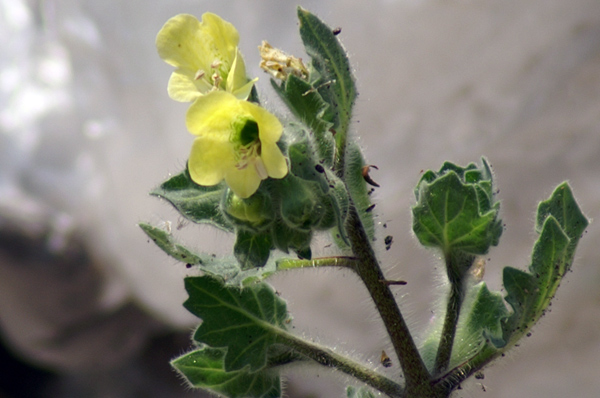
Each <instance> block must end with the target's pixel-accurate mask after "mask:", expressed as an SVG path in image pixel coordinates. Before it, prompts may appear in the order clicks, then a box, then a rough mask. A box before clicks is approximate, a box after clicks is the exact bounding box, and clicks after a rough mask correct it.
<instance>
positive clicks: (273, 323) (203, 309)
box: [184, 276, 288, 372]
mask: <svg viewBox="0 0 600 398" xmlns="http://www.w3.org/2000/svg"><path fill="white" fill-rule="evenodd" d="M185 288H186V290H187V292H188V294H189V298H188V299H187V301H186V302H185V303H184V306H185V308H187V309H188V311H190V312H191V313H192V314H194V315H196V316H198V317H199V318H201V319H202V324H201V325H200V327H198V329H197V330H196V332H195V333H194V340H195V341H197V342H199V343H204V344H207V345H209V346H211V347H215V348H225V347H227V354H226V355H225V359H224V366H225V370H226V371H227V372H230V371H235V370H241V369H243V368H245V367H246V366H249V367H250V371H252V372H255V371H258V370H260V369H263V368H264V367H265V365H266V362H267V353H268V350H269V347H270V346H271V345H273V344H274V343H275V339H276V336H277V331H278V330H281V329H284V328H285V322H286V320H287V319H288V314H287V309H286V304H285V302H284V301H283V300H282V299H280V298H279V297H278V296H277V295H276V294H275V291H274V290H273V288H271V287H270V286H269V285H267V284H265V283H258V284H251V285H249V286H247V287H245V288H238V287H234V286H230V285H225V284H224V283H223V282H222V281H220V280H218V279H215V278H212V277H209V276H201V277H188V278H186V279H185Z"/></svg>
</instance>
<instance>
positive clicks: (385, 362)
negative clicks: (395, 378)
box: [380, 350, 392, 368]
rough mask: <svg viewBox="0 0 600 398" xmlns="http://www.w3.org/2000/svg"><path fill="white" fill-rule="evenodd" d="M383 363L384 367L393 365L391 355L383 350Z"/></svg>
mask: <svg viewBox="0 0 600 398" xmlns="http://www.w3.org/2000/svg"><path fill="white" fill-rule="evenodd" d="M380 360H381V364H382V365H383V367H384V368H389V367H390V366H392V360H391V359H390V357H388V355H387V354H386V353H385V351H383V350H382V351H381V359H380Z"/></svg>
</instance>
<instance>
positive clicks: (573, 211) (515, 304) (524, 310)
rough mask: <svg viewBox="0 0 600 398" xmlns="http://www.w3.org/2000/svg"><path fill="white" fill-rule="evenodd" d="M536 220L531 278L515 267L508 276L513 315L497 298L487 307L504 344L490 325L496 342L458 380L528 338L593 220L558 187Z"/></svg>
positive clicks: (541, 206) (467, 365)
mask: <svg viewBox="0 0 600 398" xmlns="http://www.w3.org/2000/svg"><path fill="white" fill-rule="evenodd" d="M536 220H537V223H536V230H537V231H538V232H539V233H540V236H539V237H538V239H537V241H536V242H535V244H534V247H533V253H532V256H531V265H530V266H529V270H528V271H529V272H526V271H522V270H519V269H516V268H512V267H505V268H504V270H503V284H504V289H505V290H506V296H505V297H504V299H505V300H506V302H508V303H509V304H510V306H511V307H512V310H513V311H512V313H510V314H509V315H506V316H501V312H502V309H501V306H500V305H499V304H498V303H493V302H495V301H497V299H496V298H493V300H492V301H493V302H492V301H490V302H489V303H488V304H487V305H486V306H487V308H488V311H489V314H487V315H486V318H487V319H488V320H492V319H493V318H494V317H499V318H500V321H501V326H502V338H501V339H499V338H497V332H494V331H493V329H496V327H495V325H493V327H492V325H488V327H487V330H491V333H489V336H490V337H491V338H488V339H487V340H486V344H485V345H484V346H483V347H481V349H480V350H479V351H478V352H477V354H475V355H474V356H472V357H471V359H469V361H465V362H464V364H465V365H464V366H462V367H459V368H458V369H457V370H456V372H454V373H455V374H460V373H461V372H462V371H463V370H466V371H469V372H470V371H471V370H472V369H480V368H481V366H483V365H485V364H486V363H488V362H489V361H490V360H491V359H493V358H494V357H497V356H499V355H500V354H502V353H503V352H505V351H506V350H508V349H509V348H511V347H512V346H513V345H514V344H516V343H517V342H518V341H519V339H521V338H522V337H523V336H525V335H527V334H528V333H529V330H531V328H532V327H533V325H534V324H536V323H537V321H539V319H540V318H541V317H542V316H543V315H544V313H545V311H546V309H547V308H548V306H549V305H550V301H551V299H552V298H553V297H554V295H555V293H556V290H557V289H558V286H559V284H560V282H561V280H562V278H563V277H564V275H565V274H566V272H568V271H569V269H570V267H571V264H572V262H573V256H574V252H575V248H576V246H577V243H578V242H579V239H580V238H581V234H582V233H583V231H584V230H585V228H586V227H587V225H588V220H587V218H586V217H585V216H584V215H583V213H582V212H581V210H580V209H579V206H578V205H577V203H576V201H575V199H574V197H573V194H572V192H571V189H570V187H569V186H568V184H566V183H563V184H561V185H559V186H558V187H557V188H556V189H555V190H554V192H553V193H552V195H551V197H550V198H549V199H548V200H546V201H543V202H541V203H540V204H539V206H538V212H537V218H536ZM493 295H494V296H495V295H497V293H494V294H493ZM487 301H489V300H487ZM484 304H485V301H484ZM482 308H485V307H482ZM484 320H485V319H484ZM482 323H483V324H485V323H486V322H482ZM472 324H473V325H475V324H477V322H474V323H472Z"/></svg>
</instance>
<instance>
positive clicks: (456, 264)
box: [434, 252, 475, 375]
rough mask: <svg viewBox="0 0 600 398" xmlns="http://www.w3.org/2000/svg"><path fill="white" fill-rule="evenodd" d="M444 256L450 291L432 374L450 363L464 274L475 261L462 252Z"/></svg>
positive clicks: (461, 298) (443, 369)
mask: <svg viewBox="0 0 600 398" xmlns="http://www.w3.org/2000/svg"><path fill="white" fill-rule="evenodd" d="M445 258H446V269H447V271H448V279H449V280H450V293H449V297H448V304H447V306H446V315H445V319H444V327H443V329H442V335H441V337H440V344H439V346H438V351H437V355H436V358H435V365H434V375H440V374H442V373H444V372H445V371H446V370H447V369H448V366H449V364H450V359H451V358H452V347H453V346H454V337H455V336H456V326H457V324H458V318H459V316H460V308H461V307H462V303H463V300H464V297H465V283H464V280H465V275H466V273H467V271H468V270H469V269H470V268H471V266H472V265H473V262H474V261H475V257H474V256H472V255H468V254H464V253H462V252H457V253H446V254H445Z"/></svg>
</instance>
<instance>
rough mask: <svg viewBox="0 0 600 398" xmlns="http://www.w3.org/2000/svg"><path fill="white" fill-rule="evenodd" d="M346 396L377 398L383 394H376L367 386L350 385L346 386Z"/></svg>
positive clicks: (350, 397) (349, 397)
mask: <svg viewBox="0 0 600 398" xmlns="http://www.w3.org/2000/svg"><path fill="white" fill-rule="evenodd" d="M346 396H347V397H348V398H375V397H379V396H381V394H377V395H375V393H374V392H373V391H371V390H369V389H368V388H366V387H358V388H357V387H354V386H348V387H347V388H346Z"/></svg>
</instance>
